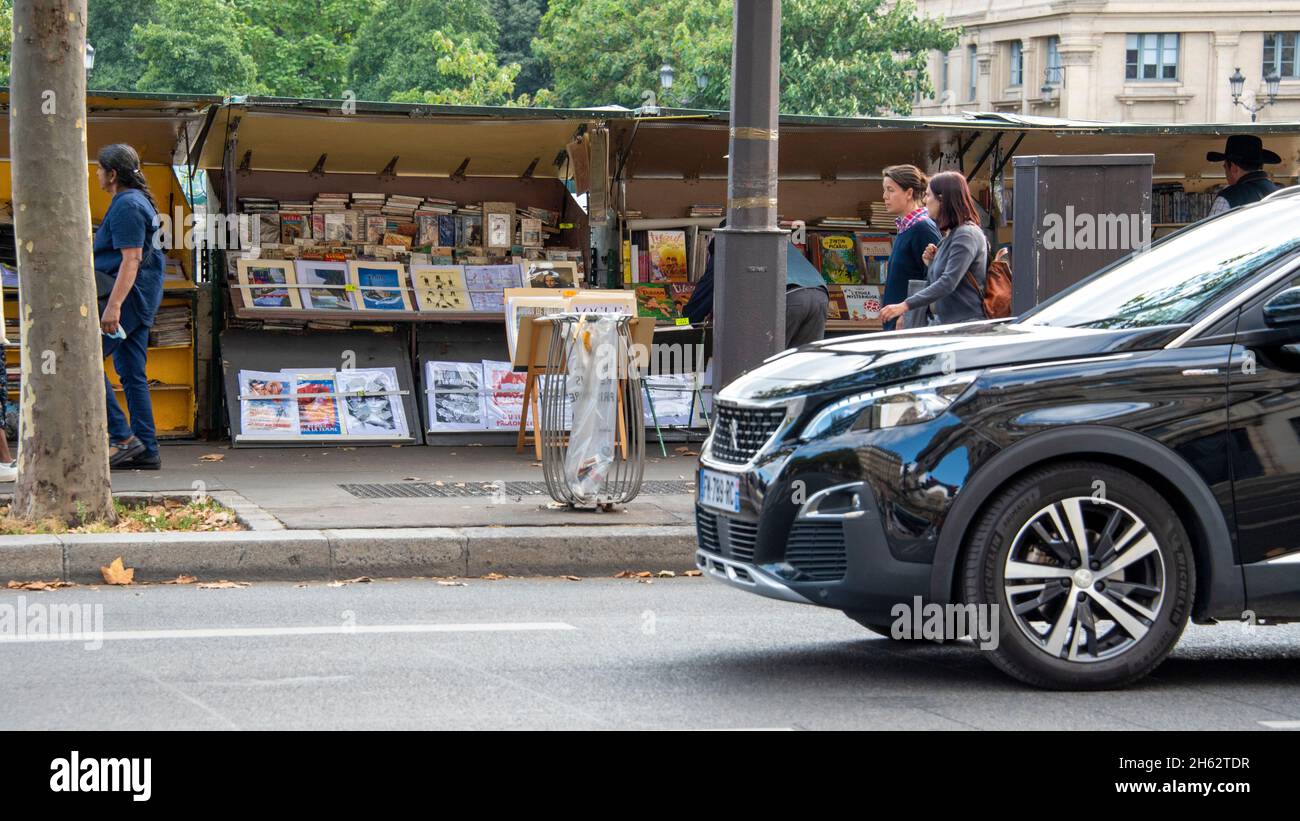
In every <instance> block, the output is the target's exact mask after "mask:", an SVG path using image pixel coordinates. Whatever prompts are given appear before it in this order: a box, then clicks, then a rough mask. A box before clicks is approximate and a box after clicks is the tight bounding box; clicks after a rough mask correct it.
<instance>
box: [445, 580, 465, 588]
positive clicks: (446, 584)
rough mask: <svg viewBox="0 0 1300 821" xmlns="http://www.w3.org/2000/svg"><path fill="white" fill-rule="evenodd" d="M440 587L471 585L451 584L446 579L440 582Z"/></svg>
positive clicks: (462, 583)
mask: <svg viewBox="0 0 1300 821" xmlns="http://www.w3.org/2000/svg"><path fill="white" fill-rule="evenodd" d="M438 586H439V587H468V586H469V585H467V584H465V583H464V582H451V581H447V580H446V579H443V580H442V581H439V582H438Z"/></svg>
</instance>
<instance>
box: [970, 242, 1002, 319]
mask: <svg viewBox="0 0 1300 821" xmlns="http://www.w3.org/2000/svg"><path fill="white" fill-rule="evenodd" d="M966 281H967V282H969V283H970V284H971V287H972V288H974V289H975V293H977V294H979V296H980V302H981V303H982V304H983V307H984V316H985V317H987V318H988V319H1002V318H1004V317H1008V316H1011V266H1010V265H1008V264H1007V263H1006V261H1005V260H1003V259H999V258H997V257H995V258H994V259H993V261H992V262H990V263H989V270H988V273H987V274H985V276H984V289H983V290H981V289H980V286H979V283H978V282H976V281H975V275H974V274H972V273H971V272H970V271H967V272H966Z"/></svg>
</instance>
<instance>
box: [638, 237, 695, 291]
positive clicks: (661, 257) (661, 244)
mask: <svg viewBox="0 0 1300 821" xmlns="http://www.w3.org/2000/svg"><path fill="white" fill-rule="evenodd" d="M646 233H647V234H648V236H649V245H650V248H649V251H650V281H651V282H685V281H686V280H687V269H686V232H685V231H647V232H646Z"/></svg>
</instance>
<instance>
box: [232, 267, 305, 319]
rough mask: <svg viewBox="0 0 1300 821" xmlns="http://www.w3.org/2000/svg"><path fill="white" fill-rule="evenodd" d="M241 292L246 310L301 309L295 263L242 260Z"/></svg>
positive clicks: (239, 272)
mask: <svg viewBox="0 0 1300 821" xmlns="http://www.w3.org/2000/svg"><path fill="white" fill-rule="evenodd" d="M238 276H239V290H240V291H241V292H242V294H243V297H244V307H246V308H301V307H302V303H301V302H300V301H299V299H298V289H297V288H296V287H294V286H296V285H297V280H296V278H295V277H294V270H293V263H292V262H290V261H289V260H287V259H241V260H239V268H238Z"/></svg>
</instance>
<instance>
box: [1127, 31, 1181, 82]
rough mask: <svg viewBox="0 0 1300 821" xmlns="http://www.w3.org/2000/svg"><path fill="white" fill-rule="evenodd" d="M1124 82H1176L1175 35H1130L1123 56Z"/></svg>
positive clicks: (1176, 55) (1176, 40)
mask: <svg viewBox="0 0 1300 821" xmlns="http://www.w3.org/2000/svg"><path fill="white" fill-rule="evenodd" d="M1124 78H1125V79H1126V80H1177V79H1178V35H1177V34H1130V35H1129V36H1128V48H1127V50H1126V51H1125V55H1124Z"/></svg>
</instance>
